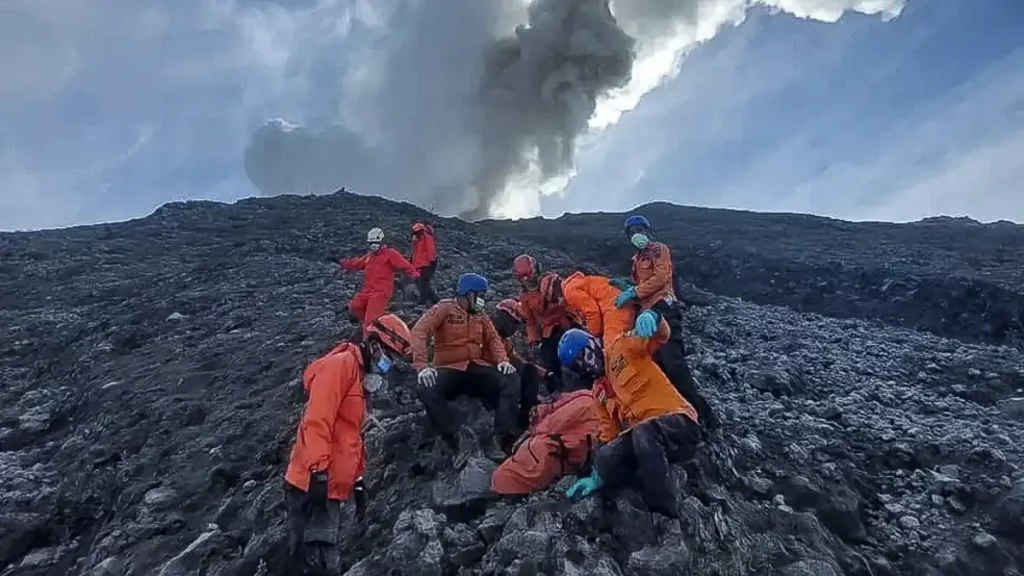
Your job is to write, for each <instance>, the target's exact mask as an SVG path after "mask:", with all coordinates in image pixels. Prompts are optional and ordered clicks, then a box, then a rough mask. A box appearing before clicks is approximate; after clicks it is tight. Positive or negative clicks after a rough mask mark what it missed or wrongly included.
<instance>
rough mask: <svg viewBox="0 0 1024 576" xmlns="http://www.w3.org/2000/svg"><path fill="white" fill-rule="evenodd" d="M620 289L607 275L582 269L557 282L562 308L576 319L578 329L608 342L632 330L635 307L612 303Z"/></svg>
mask: <svg viewBox="0 0 1024 576" xmlns="http://www.w3.org/2000/svg"><path fill="white" fill-rule="evenodd" d="M621 292H622V291H621V290H619V289H618V288H616V287H615V286H613V285H612V284H611V282H610V281H609V280H608V278H606V277H604V276H590V275H585V274H583V272H574V273H572V274H570V275H569V276H567V277H565V279H563V280H562V282H561V297H562V299H563V300H564V302H565V308H566V310H568V311H569V313H570V314H572V315H573V316H574V317H576V318H578V319H579V322H580V324H581V326H580V327H581V328H583V329H585V330H586V331H587V332H590V333H591V334H593V335H595V336H597V337H598V338H600V339H601V341H602V342H611V341H613V340H615V339H616V338H618V337H619V336H621V335H622V334H624V333H626V332H629V331H630V330H632V329H633V323H634V321H635V320H636V310H635V309H634V308H632V307H622V308H618V307H616V306H615V299H616V298H617V297H618V296H619V294H620V293H621Z"/></svg>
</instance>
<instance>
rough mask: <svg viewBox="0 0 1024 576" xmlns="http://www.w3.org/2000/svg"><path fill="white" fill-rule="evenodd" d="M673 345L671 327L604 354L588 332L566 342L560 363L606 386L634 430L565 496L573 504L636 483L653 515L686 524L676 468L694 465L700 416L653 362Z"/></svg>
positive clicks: (624, 340) (603, 451)
mask: <svg viewBox="0 0 1024 576" xmlns="http://www.w3.org/2000/svg"><path fill="white" fill-rule="evenodd" d="M668 338H669V328H668V324H667V323H666V322H665V321H661V322H660V324H659V327H658V330H657V332H656V333H655V335H654V337H653V338H651V339H644V338H641V337H639V336H635V335H632V334H626V335H624V336H622V337H619V338H618V339H616V340H614V341H613V342H611V343H608V344H607V345H606V346H604V347H602V346H601V344H600V343H599V342H598V340H597V339H596V338H595V337H594V336H592V335H591V334H589V333H588V332H586V331H583V330H579V329H573V330H569V331H568V332H566V333H565V334H564V335H563V336H562V339H561V340H560V341H559V350H558V352H559V360H560V361H561V362H562V363H563V364H564V365H565V366H567V367H569V368H571V369H572V370H574V371H577V372H581V373H585V374H590V375H591V376H593V377H595V378H597V379H598V382H600V381H602V380H604V381H605V382H606V384H605V385H606V386H607V387H608V388H609V389H610V395H611V396H612V398H613V399H614V402H615V406H616V409H617V410H616V412H617V414H616V416H617V417H618V419H619V420H620V421H621V422H622V424H623V426H624V427H625V428H627V429H626V430H625V431H624V432H623V433H621V434H620V435H619V436H618V437H617V438H615V439H614V440H612V441H611V442H609V443H608V444H606V445H604V446H602V447H601V448H599V449H598V450H597V453H596V455H595V457H594V466H593V469H592V471H591V473H590V475H589V476H587V477H584V478H580V479H578V480H577V481H576V482H575V483H574V484H573V485H572V486H571V487H570V488H569V490H568V491H567V492H566V495H567V496H569V497H570V498H573V497H576V496H587V495H589V494H591V493H593V492H594V491H595V490H597V489H599V488H601V487H604V488H605V489H607V490H615V489H616V488H617V487H619V486H621V485H622V484H624V483H626V482H629V481H630V480H635V481H636V482H637V483H638V484H639V485H640V488H641V491H642V492H643V495H644V500H645V501H646V502H647V506H648V507H649V508H650V509H651V511H652V512H657V513H659V514H664V515H665V516H669V517H671V518H678V517H679V510H678V500H677V496H676V493H675V491H674V490H673V488H672V486H671V484H670V479H671V471H670V470H669V463H670V462H682V461H685V460H689V459H690V458H692V457H693V455H694V452H695V450H696V447H697V445H698V443H699V441H700V426H699V424H698V419H697V411H696V410H695V409H694V408H693V406H691V405H690V404H689V403H688V402H687V401H686V400H684V399H683V397H682V396H681V395H680V394H679V392H678V391H677V390H676V389H675V387H674V386H672V383H671V382H669V380H668V378H667V377H666V376H665V373H664V372H662V371H661V369H660V368H659V367H658V365H657V364H656V363H655V362H654V360H653V359H652V358H651V353H652V352H653V351H654V350H656V349H657V347H658V346H660V345H662V344H664V343H665V341H666V340H668ZM596 385H597V384H596V383H595V386H596Z"/></svg>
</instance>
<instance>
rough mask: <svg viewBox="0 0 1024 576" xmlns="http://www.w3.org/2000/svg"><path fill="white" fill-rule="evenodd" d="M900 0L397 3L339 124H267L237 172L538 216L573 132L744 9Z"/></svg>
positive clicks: (861, 8)
mask: <svg viewBox="0 0 1024 576" xmlns="http://www.w3.org/2000/svg"><path fill="white" fill-rule="evenodd" d="M905 1H906V0H611V1H610V5H611V10H610V14H611V15H610V16H602V15H601V14H602V11H605V12H607V11H608V4H609V0H534V1H533V2H523V1H522V0H429V1H425V0H405V1H404V2H403V3H399V4H395V5H393V6H392V9H390V10H386V9H381V10H380V11H379V12H377V13H376V14H375V20H374V22H373V23H372V25H369V24H368V25H367V26H366V28H367V30H368V31H370V32H372V33H373V34H376V35H377V38H378V40H379V41H378V42H374V43H371V46H370V47H369V48H367V49H366V50H365V52H361V53H355V54H350V55H349V57H350V58H351V59H352V60H353V61H359V62H361V65H358V66H352V67H351V69H350V71H349V72H348V74H347V75H346V77H345V78H344V79H343V81H342V82H339V84H340V85H342V86H344V90H345V91H346V94H345V95H344V98H343V99H342V100H343V105H342V106H341V111H340V113H339V117H338V119H337V120H336V124H334V125H328V126H310V127H302V128H301V129H295V128H293V127H287V124H285V123H282V122H280V121H277V122H275V123H269V124H268V125H266V126H264V127H263V128H261V129H260V130H259V131H258V132H257V134H256V135H255V136H254V138H253V141H252V142H251V143H250V146H249V148H248V150H247V151H246V170H247V173H248V174H249V178H250V180H252V181H253V183H254V184H256V186H257V187H258V188H259V189H260V190H261V191H262V192H263V193H265V194H279V193H285V192H297V191H299V192H307V191H314V192H330V191H332V190H334V189H337V188H340V187H341V186H342V185H349V186H350V187H355V188H356V189H357V190H360V191H363V192H366V193H372V194H379V195H383V196H390V197H393V198H398V199H403V200H408V201H411V202H415V203H417V204H419V205H421V206H424V207H426V208H430V209H434V210H436V211H438V212H440V213H442V214H462V215H463V216H466V217H470V218H479V217H485V216H498V217H508V216H526V215H531V214H535V213H537V212H538V211H539V202H540V197H541V195H545V194H553V193H557V192H559V191H561V190H564V188H565V187H566V186H567V185H568V183H569V182H570V181H571V179H572V177H573V176H574V175H575V153H576V149H577V148H578V146H579V138H580V137H582V136H585V135H590V136H591V137H594V136H595V135H597V134H599V133H600V131H602V130H604V129H606V128H608V127H609V126H612V125H614V124H615V123H616V122H618V120H619V119H620V118H621V117H622V115H623V114H626V113H628V112H629V111H630V110H632V109H634V108H636V107H637V106H639V105H641V103H642V100H643V97H644V95H646V94H648V93H649V92H650V91H651V90H654V89H655V88H657V87H658V86H660V85H662V84H664V83H665V82H666V81H667V80H668V79H670V78H672V77H673V76H674V75H675V74H677V73H678V71H679V68H680V64H681V62H682V60H683V58H685V56H686V54H687V52H688V51H689V50H692V49H693V48H694V47H695V46H698V45H699V44H700V43H701V42H706V41H708V40H710V39H712V38H714V37H715V35H716V34H717V33H718V31H719V30H721V29H722V27H723V26H735V25H738V24H740V23H742V22H743V20H744V18H745V16H746V14H747V12H748V11H749V10H751V9H752V8H755V7H761V8H767V9H769V10H773V11H778V12H783V13H786V14H790V15H793V16H796V17H799V18H809V19H813V20H818V21H823V22H835V21H837V20H838V19H839V18H841V17H842V16H843V14H846V13H848V12H859V13H863V14H867V15H878V16H880V17H881V19H882V20H883V21H886V20H890V19H892V18H895V17H897V16H898V15H899V14H900V13H901V11H902V9H903V7H904V5H905ZM602 6H604V7H603V8H602ZM527 22H529V26H527V27H525V28H521V29H517V30H516V31H515V32H514V33H513V32H512V31H511V30H510V27H511V26H513V25H517V24H518V25H523V24H526V23H527ZM391 38H397V39H399V40H398V41H394V42H388V40H389V39H391ZM561 38H565V39H569V38H572V39H574V41H573V42H570V41H568V40H565V41H560V39H561ZM624 64H625V66H626V68H625V69H623V68H622V66H623V65H624ZM553 87H554V88H553ZM286 127H287V129H286Z"/></svg>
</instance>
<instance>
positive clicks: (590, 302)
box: [562, 283, 603, 337]
mask: <svg viewBox="0 0 1024 576" xmlns="http://www.w3.org/2000/svg"><path fill="white" fill-rule="evenodd" d="M562 297H563V298H565V303H566V305H567V306H568V307H569V308H571V309H572V311H573V312H575V313H576V316H577V317H578V318H579V317H580V316H582V318H581V319H582V320H583V322H584V325H583V327H584V328H586V330H587V332H590V333H591V334H593V335H594V336H597V337H600V336H601V330H602V327H603V319H602V317H601V307H600V306H598V305H597V301H596V300H594V299H593V298H592V297H591V296H590V294H588V293H587V292H585V291H584V290H583V289H582V288H581V287H579V286H576V285H575V283H570V285H569V288H568V289H567V290H565V291H564V292H563V293H562Z"/></svg>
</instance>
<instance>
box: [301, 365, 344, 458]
mask: <svg viewBox="0 0 1024 576" xmlns="http://www.w3.org/2000/svg"><path fill="white" fill-rule="evenodd" d="M345 365H346V362H345V361H344V359H343V358H332V359H331V360H330V363H329V364H328V365H326V366H324V367H323V368H322V369H320V370H319V371H317V372H316V373H315V374H311V375H309V376H307V377H308V378H311V379H312V381H311V382H310V383H309V386H308V388H309V399H308V400H307V401H306V410H305V412H303V414H302V433H303V435H304V436H305V439H306V448H307V451H306V457H307V461H306V465H307V467H308V469H309V471H311V472H322V471H324V470H327V469H328V468H329V467H330V466H331V453H332V450H331V446H332V444H333V443H334V439H333V431H334V423H335V422H334V421H335V419H336V418H337V415H338V405H339V404H340V403H341V399H342V389H343V388H344V387H347V386H346V384H350V383H345V382H341V380H342V379H344V378H346V377H347V374H346V373H347V370H345Z"/></svg>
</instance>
